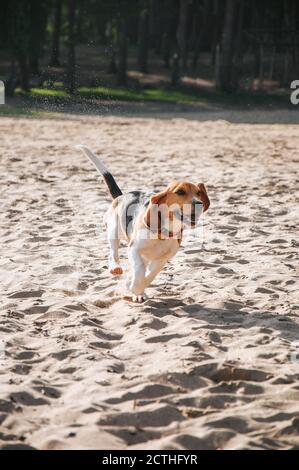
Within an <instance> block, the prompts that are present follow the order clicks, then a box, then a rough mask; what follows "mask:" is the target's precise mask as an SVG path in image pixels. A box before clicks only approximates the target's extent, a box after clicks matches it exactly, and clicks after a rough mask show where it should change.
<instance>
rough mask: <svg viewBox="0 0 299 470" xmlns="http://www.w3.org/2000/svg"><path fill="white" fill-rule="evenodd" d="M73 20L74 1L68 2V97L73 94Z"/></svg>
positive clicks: (74, 12) (74, 15)
mask: <svg viewBox="0 0 299 470" xmlns="http://www.w3.org/2000/svg"><path fill="white" fill-rule="evenodd" d="M75 19H76V0H68V57H67V84H66V88H67V91H68V92H69V94H70V95H73V94H74V93H75V61H76V57H75Z"/></svg>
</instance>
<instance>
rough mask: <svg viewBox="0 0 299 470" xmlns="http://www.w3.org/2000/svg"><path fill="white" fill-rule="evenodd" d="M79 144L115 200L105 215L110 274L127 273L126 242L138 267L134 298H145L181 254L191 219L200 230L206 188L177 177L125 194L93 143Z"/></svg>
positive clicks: (206, 200)
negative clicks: (122, 254)
mask: <svg viewBox="0 0 299 470" xmlns="http://www.w3.org/2000/svg"><path fill="white" fill-rule="evenodd" d="M75 148H77V149H81V150H82V151H83V152H84V154H85V155H86V156H87V157H88V158H89V159H90V160H91V161H92V163H93V164H94V165H95V167H96V169H97V170H98V171H99V173H101V175H102V176H103V178H104V180H105V183H106V185H107V187H108V190H109V192H110V194H111V196H112V198H113V201H112V204H111V205H110V207H109V209H108V211H107V213H106V216H105V224H106V228H107V235H108V243H109V246H110V254H109V270H110V273H111V274H112V275H114V276H120V275H121V274H122V273H123V270H122V268H121V266H120V262H119V254H118V250H119V243H120V240H125V241H127V242H128V257H129V261H130V264H131V268H132V275H131V279H130V281H129V284H128V287H129V289H130V291H131V293H132V298H133V301H135V302H143V301H144V300H145V299H146V298H147V297H146V294H145V289H146V288H147V287H148V286H149V285H150V284H151V282H152V281H153V280H154V278H155V277H156V276H157V274H158V273H159V272H160V271H161V269H162V268H163V267H164V266H165V264H166V263H167V261H168V260H169V259H171V258H172V257H173V256H174V255H175V254H176V253H177V251H178V249H179V247H180V243H181V240H182V236H183V231H184V228H185V227H186V220H187V221H188V224H187V225H188V226H189V227H190V228H194V227H195V226H196V224H197V222H198V218H199V216H200V213H201V212H202V210H201V208H202V207H203V212H205V211H206V210H207V209H208V208H209V205H210V201H209V198H208V195H207V192H206V188H205V186H204V185H203V184H202V183H199V184H193V183H190V182H188V181H174V182H172V183H171V184H170V185H169V186H167V188H166V189H164V191H161V192H159V193H157V194H153V193H146V192H141V191H132V192H129V193H126V194H123V193H122V192H121V190H120V188H119V187H118V185H117V183H116V182H115V180H114V178H113V176H112V175H111V173H110V172H109V171H108V170H107V168H106V167H105V165H104V164H103V163H102V162H101V160H100V159H99V158H98V157H97V156H96V155H95V154H94V153H92V152H91V150H89V148H88V147H85V146H83V145H77V146H76V147H75ZM185 208H187V209H188V208H189V210H188V211H187V212H188V214H187V212H186V214H185V213H184V211H185ZM198 208H200V210H198ZM155 211H156V212H155ZM157 213H158V217H156V214H157ZM185 215H186V217H185ZM165 227H167V228H165Z"/></svg>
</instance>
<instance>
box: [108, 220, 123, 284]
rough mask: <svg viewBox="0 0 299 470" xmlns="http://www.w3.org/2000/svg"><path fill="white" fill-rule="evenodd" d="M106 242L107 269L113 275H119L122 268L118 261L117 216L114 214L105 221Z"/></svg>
mask: <svg viewBox="0 0 299 470" xmlns="http://www.w3.org/2000/svg"><path fill="white" fill-rule="evenodd" d="M107 234H108V243H109V247H110V253H109V271H110V273H111V274H112V275H113V276H120V275H121V274H122V273H123V270H122V268H121V266H120V263H119V254H118V249H119V233H118V216H117V214H114V215H113V217H111V218H110V219H109V220H108V221H107Z"/></svg>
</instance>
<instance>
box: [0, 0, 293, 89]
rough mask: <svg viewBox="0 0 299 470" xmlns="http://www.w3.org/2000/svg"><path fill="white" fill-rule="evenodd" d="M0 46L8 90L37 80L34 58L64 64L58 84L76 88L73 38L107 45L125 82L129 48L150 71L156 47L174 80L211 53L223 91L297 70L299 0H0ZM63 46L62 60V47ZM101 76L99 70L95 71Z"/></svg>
mask: <svg viewBox="0 0 299 470" xmlns="http://www.w3.org/2000/svg"><path fill="white" fill-rule="evenodd" d="M1 3H2V6H1V16H0V50H1V51H2V52H3V53H5V54H6V56H7V57H9V60H10V73H9V76H7V77H4V78H6V89H7V93H9V94H12V93H13V92H14V89H15V87H16V86H17V85H18V86H20V87H21V88H22V89H23V90H25V91H27V90H29V89H30V86H31V84H32V83H35V84H36V82H38V80H39V79H40V80H42V79H41V77H40V71H39V64H40V60H41V58H42V57H43V58H45V57H46V58H48V63H49V66H51V67H60V66H61V65H64V66H65V70H66V73H65V79H64V86H65V88H66V89H67V90H68V92H69V93H71V94H72V93H74V92H75V90H76V85H77V83H76V45H77V44H79V43H80V44H82V43H83V44H93V45H99V46H100V45H105V46H106V48H105V50H106V59H107V71H108V72H109V73H115V74H116V76H117V83H118V84H119V85H121V86H125V85H126V84H127V69H128V50H130V49H129V48H133V50H134V51H136V52H134V54H135V57H136V66H137V67H138V69H139V70H140V71H141V72H143V73H150V71H151V60H150V57H153V54H155V55H156V56H157V57H159V58H160V60H161V64H163V65H164V67H165V68H166V69H169V79H170V82H171V84H172V85H173V86H176V85H177V84H178V83H179V82H180V80H181V77H182V76H184V75H187V74H188V72H190V73H191V74H192V76H193V77H194V76H195V77H196V76H197V74H198V76H200V70H199V69H198V67H199V59H200V57H201V55H202V54H204V53H209V57H210V59H209V60H210V62H211V66H212V69H213V71H214V73H213V78H214V80H215V83H216V86H217V87H218V88H219V89H220V90H222V91H225V92H231V91H235V90H237V89H238V88H240V87H242V80H243V81H244V80H246V79H248V78H251V79H255V80H256V81H257V83H259V84H260V85H261V84H262V82H263V81H264V80H266V79H267V80H274V79H275V80H277V81H278V82H279V83H280V84H281V85H287V84H288V83H289V81H290V80H291V79H293V78H296V77H297V78H298V72H299V53H298V39H299V35H298V29H299V25H298V23H299V2H298V1H297V0H26V1H24V0H2V2H1ZM62 46H63V47H64V48H66V50H67V54H66V57H67V59H66V62H67V63H65V64H62V59H61V48H62ZM99 79H100V77H99Z"/></svg>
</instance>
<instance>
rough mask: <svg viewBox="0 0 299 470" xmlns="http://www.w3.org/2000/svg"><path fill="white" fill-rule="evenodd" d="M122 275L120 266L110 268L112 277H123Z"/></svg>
mask: <svg viewBox="0 0 299 470" xmlns="http://www.w3.org/2000/svg"><path fill="white" fill-rule="evenodd" d="M122 273H123V270H122V268H121V267H120V266H114V267H111V268H110V274H112V276H121V275H122Z"/></svg>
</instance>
